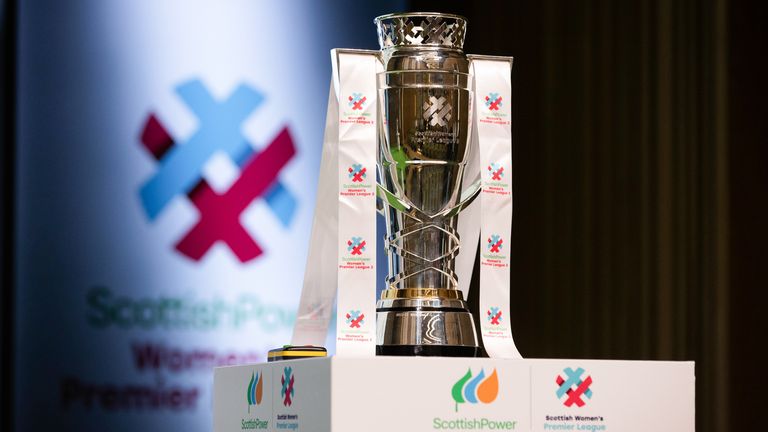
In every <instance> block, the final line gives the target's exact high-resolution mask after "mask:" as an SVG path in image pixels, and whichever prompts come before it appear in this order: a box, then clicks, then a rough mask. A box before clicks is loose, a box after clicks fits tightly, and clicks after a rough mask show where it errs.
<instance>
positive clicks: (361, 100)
mask: <svg viewBox="0 0 768 432" xmlns="http://www.w3.org/2000/svg"><path fill="white" fill-rule="evenodd" d="M366 100H367V99H366V97H365V96H363V94H362V93H352V95H351V96H349V106H350V107H352V110H353V111H354V110H362V109H363V106H364V105H365V101H366Z"/></svg>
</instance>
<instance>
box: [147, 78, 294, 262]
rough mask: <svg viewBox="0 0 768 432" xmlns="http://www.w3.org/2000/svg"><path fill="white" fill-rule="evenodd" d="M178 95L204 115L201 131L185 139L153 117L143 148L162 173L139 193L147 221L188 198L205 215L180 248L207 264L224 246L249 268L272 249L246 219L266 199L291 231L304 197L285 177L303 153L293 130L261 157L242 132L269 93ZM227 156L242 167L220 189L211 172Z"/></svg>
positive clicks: (182, 88)
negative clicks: (213, 164)
mask: <svg viewBox="0 0 768 432" xmlns="http://www.w3.org/2000/svg"><path fill="white" fill-rule="evenodd" d="M176 93H177V94H178V95H179V97H180V98H181V99H182V100H183V101H184V103H186V105H187V107H189V109H190V110H191V111H192V112H193V113H194V114H195V116H197V118H198V121H199V127H198V129H197V130H196V131H195V132H194V133H193V134H192V135H191V136H190V137H187V138H186V139H185V140H181V141H179V140H177V139H176V138H175V137H172V136H171V135H170V134H169V133H168V132H167V131H166V129H165V127H164V126H163V125H162V123H161V122H160V121H159V120H158V118H157V116H156V115H155V114H154V113H150V114H149V116H148V118H147V120H146V122H145V124H144V128H143V132H142V134H141V143H142V144H143V146H144V148H145V149H146V150H147V151H148V152H149V153H150V154H151V155H152V156H153V157H154V159H156V160H157V161H158V169H157V171H156V172H155V174H154V175H152V176H151V177H150V178H149V179H148V180H147V181H146V182H145V183H144V184H143V185H142V186H141V189H140V191H139V196H140V199H141V204H142V206H143V207H144V210H145V212H146V214H147V217H148V218H149V220H150V221H154V220H155V219H156V218H157V217H158V216H159V215H160V214H161V213H162V212H163V210H165V208H166V207H167V206H168V204H170V202H171V201H172V200H173V199H174V198H176V197H177V196H186V197H187V198H188V199H189V200H190V201H191V202H192V204H193V205H194V206H195V207H196V208H197V210H198V212H199V215H200V216H199V219H198V221H197V223H196V224H195V225H194V226H193V227H191V228H190V229H189V231H187V233H186V234H185V235H184V236H183V237H182V238H181V239H180V240H179V242H178V243H177V244H176V250H177V251H179V252H180V253H181V254H183V255H185V256H187V257H189V258H191V259H192V260H194V261H199V260H201V259H202V258H203V257H204V256H205V254H206V253H207V252H208V251H209V250H210V249H211V247H212V246H213V245H214V244H215V243H216V242H219V241H221V242H223V243H225V244H226V245H227V246H228V247H229V248H230V250H232V252H233V253H234V254H235V256H237V258H238V259H239V260H240V261H241V262H243V263H245V262H248V261H251V260H253V259H255V258H258V257H259V256H261V255H262V254H263V253H264V250H263V249H262V247H261V245H259V244H258V243H257V242H256V240H255V239H254V238H253V237H252V236H251V234H249V233H248V231H247V230H246V229H245V227H243V225H242V224H241V222H240V216H241V215H242V213H243V212H244V211H245V209H246V208H248V206H250V205H251V203H252V202H253V201H255V200H257V199H262V200H264V201H265V202H266V204H267V206H268V207H269V208H270V209H271V210H272V212H273V213H274V215H275V216H276V217H277V218H278V220H279V221H280V223H281V224H282V225H283V226H284V227H288V226H290V224H291V222H292V220H293V216H294V214H295V213H296V207H297V202H296V198H295V197H294V195H293V194H292V193H291V191H289V190H288V189H287V188H286V187H285V186H284V185H282V184H281V183H280V181H279V179H278V175H279V174H280V171H281V170H282V169H283V168H284V167H285V166H286V164H287V163H288V162H290V161H291V160H292V159H293V157H294V156H295V154H296V148H295V147H294V142H293V138H292V137H291V134H290V131H289V130H288V128H287V127H283V128H282V130H281V131H280V132H279V133H278V134H277V136H276V137H274V138H273V139H272V141H271V142H270V143H268V144H267V145H266V146H264V148H263V149H262V150H261V151H258V152H257V151H255V149H254V148H253V146H252V145H251V144H250V143H249V142H248V141H247V139H246V138H245V137H244V136H243V134H242V132H241V128H242V124H243V122H244V121H245V120H246V119H247V118H248V117H249V116H250V115H251V114H252V113H253V111H254V110H256V108H258V107H259V106H260V105H261V104H262V103H263V101H264V96H263V95H262V94H261V93H259V92H258V91H256V90H255V89H253V88H251V87H250V86H248V85H245V84H241V85H239V86H238V87H237V88H236V89H235V90H234V91H233V92H232V94H231V95H230V96H229V97H228V98H227V99H225V100H215V99H214V98H213V96H212V95H211V94H210V92H209V91H208V89H207V88H206V87H205V85H204V84H203V83H202V81H200V80H192V81H188V82H185V83H183V84H181V85H179V86H178V87H177V88H176ZM177 144H178V145H177ZM221 153H223V154H225V155H226V156H227V157H228V158H229V159H230V160H231V161H232V162H233V163H234V164H235V165H236V166H237V167H238V168H239V170H240V172H239V175H238V177H237V178H236V179H234V180H233V181H232V182H231V184H230V185H229V188H228V189H227V190H223V191H219V190H215V189H214V187H212V184H211V182H210V179H207V178H206V175H205V170H206V166H207V165H208V164H209V163H211V162H212V161H213V160H214V156H216V155H217V154H221Z"/></svg>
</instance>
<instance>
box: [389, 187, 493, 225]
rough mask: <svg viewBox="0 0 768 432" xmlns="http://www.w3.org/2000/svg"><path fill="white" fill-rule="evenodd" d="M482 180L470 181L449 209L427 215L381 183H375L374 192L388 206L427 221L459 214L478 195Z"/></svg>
mask: <svg viewBox="0 0 768 432" xmlns="http://www.w3.org/2000/svg"><path fill="white" fill-rule="evenodd" d="M482 186H483V184H482V180H481V179H479V178H478V179H477V180H475V181H474V182H472V184H471V185H469V187H468V188H466V189H464V192H462V193H461V199H460V201H459V203H458V204H456V205H455V206H454V207H451V208H449V209H446V210H444V211H442V212H440V213H438V214H436V215H434V216H429V215H426V214H424V212H422V211H420V210H419V209H417V208H415V207H413V206H412V205H410V204H408V203H407V202H405V201H404V200H402V199H400V198H399V197H398V196H397V195H395V194H393V193H392V192H390V191H389V190H388V189H387V188H386V187H384V185H383V184H381V183H378V182H377V183H376V192H377V195H378V197H379V198H381V200H382V201H383V202H384V204H386V205H389V206H390V207H392V208H394V209H395V210H398V211H401V212H403V213H406V214H408V215H410V216H411V217H413V218H414V219H417V220H420V221H422V222H428V221H430V220H432V219H437V218H449V217H453V216H456V215H457V214H459V212H460V211H462V210H464V209H465V208H467V207H469V205H470V204H472V202H473V201H474V200H475V198H477V197H478V196H479V195H480V191H481V190H482ZM378 210H379V212H383V211H384V207H383V206H382V207H381V208H379V209H378Z"/></svg>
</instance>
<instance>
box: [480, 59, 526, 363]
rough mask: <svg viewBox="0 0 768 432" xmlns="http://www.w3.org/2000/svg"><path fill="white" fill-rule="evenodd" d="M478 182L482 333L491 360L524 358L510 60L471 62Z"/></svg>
mask: <svg viewBox="0 0 768 432" xmlns="http://www.w3.org/2000/svg"><path fill="white" fill-rule="evenodd" d="M470 58H471V60H472V69H473V71H474V77H475V124H476V126H477V129H476V130H477V134H476V136H477V140H478V146H479V159H480V178H481V180H482V192H481V194H480V215H479V220H476V221H477V222H479V226H480V316H479V317H478V319H479V320H480V330H481V334H482V338H483V344H484V345H485V350H486V351H487V352H488V355H489V356H491V357H496V358H521V356H520V353H519V352H518V350H517V347H516V346H515V342H514V340H513V339H512V328H511V325H510V324H511V323H510V321H511V320H510V310H509V306H510V273H509V262H510V256H511V244H510V243H511V242H510V235H511V234H512V126H511V125H512V109H511V103H510V102H511V98H512V83H511V67H512V59H511V58H508V57H500V58H494V57H486V56H470Z"/></svg>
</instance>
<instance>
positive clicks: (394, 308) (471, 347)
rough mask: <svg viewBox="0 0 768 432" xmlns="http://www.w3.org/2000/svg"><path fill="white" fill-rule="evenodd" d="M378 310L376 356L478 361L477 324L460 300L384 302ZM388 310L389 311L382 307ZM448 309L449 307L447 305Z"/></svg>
mask: <svg viewBox="0 0 768 432" xmlns="http://www.w3.org/2000/svg"><path fill="white" fill-rule="evenodd" d="M379 303H380V305H379V306H380V307H379V308H377V309H376V354H378V355H394V356H445V357H476V356H478V354H479V352H478V351H479V347H478V343H477V333H476V332H475V321H474V319H473V318H472V314H471V313H470V312H469V310H467V308H466V303H464V301H463V300H460V299H454V300H451V301H449V302H447V303H448V305H450V306H448V307H440V306H438V305H439V303H440V300H439V299H401V300H398V301H395V302H394V304H393V303H392V302H389V301H386V300H384V301H380V302H379ZM381 306H385V307H381ZM446 306H447V305H446Z"/></svg>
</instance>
